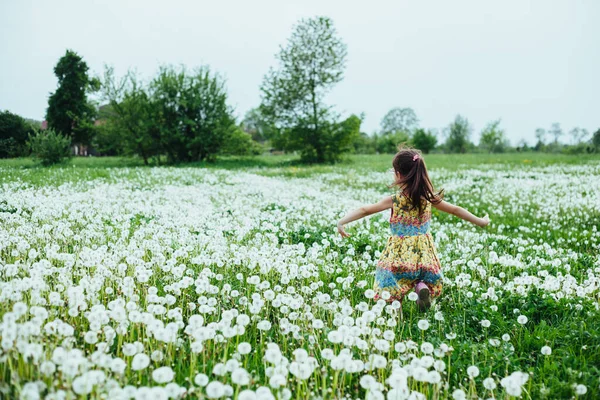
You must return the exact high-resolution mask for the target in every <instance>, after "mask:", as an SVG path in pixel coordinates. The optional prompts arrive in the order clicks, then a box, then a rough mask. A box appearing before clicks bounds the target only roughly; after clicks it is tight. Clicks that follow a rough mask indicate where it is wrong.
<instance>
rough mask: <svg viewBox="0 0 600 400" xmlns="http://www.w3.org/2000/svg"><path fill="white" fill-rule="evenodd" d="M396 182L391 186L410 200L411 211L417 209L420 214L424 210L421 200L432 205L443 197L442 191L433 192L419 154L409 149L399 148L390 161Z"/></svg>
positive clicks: (423, 162) (423, 161)
mask: <svg viewBox="0 0 600 400" xmlns="http://www.w3.org/2000/svg"><path fill="white" fill-rule="evenodd" d="M392 165H393V167H394V172H396V181H395V182H394V183H393V185H392V186H398V187H400V188H402V189H403V191H404V194H405V196H406V197H408V199H409V200H410V204H411V207H412V209H418V210H419V214H422V213H423V211H424V208H425V205H424V204H423V199H425V200H427V201H429V202H430V203H433V204H438V203H440V202H441V201H442V199H443V197H444V190H443V189H442V190H440V191H439V192H437V193H436V192H435V190H434V189H433V185H432V184H431V180H430V179H429V174H427V167H426V166H425V160H423V156H422V155H421V152H420V151H418V150H416V149H412V148H409V147H401V148H400V149H399V151H398V153H396V155H395V156H394V160H393V161H392Z"/></svg>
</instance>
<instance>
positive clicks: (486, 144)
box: [479, 119, 508, 153]
mask: <svg viewBox="0 0 600 400" xmlns="http://www.w3.org/2000/svg"><path fill="white" fill-rule="evenodd" d="M479 147H481V148H482V149H484V150H485V151H487V152H489V153H503V152H504V151H505V150H506V148H507V147H508V140H507V139H506V135H505V134H504V130H503V129H501V128H500V120H499V119H498V120H496V121H492V122H490V123H488V124H487V125H486V127H485V128H484V129H483V131H482V132H481V139H480V141H479Z"/></svg>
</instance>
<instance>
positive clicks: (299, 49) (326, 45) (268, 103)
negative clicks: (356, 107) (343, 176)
mask: <svg viewBox="0 0 600 400" xmlns="http://www.w3.org/2000/svg"><path fill="white" fill-rule="evenodd" d="M277 59H278V61H279V68H278V69H276V70H275V69H271V70H269V72H268V73H267V75H266V76H265V77H264V80H263V83H262V85H261V92H262V104H261V107H260V109H261V113H262V114H263V115H264V116H265V117H267V118H268V119H269V120H270V121H271V122H272V123H273V125H274V126H275V127H276V128H277V129H278V134H279V135H281V136H282V137H281V138H278V142H279V143H280V144H281V145H283V146H284V148H285V149H286V150H298V151H300V153H301V156H302V159H303V160H304V161H308V162H315V161H316V162H320V163H321V162H327V161H334V160H335V159H337V158H338V157H339V154H340V152H341V151H342V150H343V149H344V148H345V146H344V142H345V141H346V140H347V138H346V137H344V135H343V134H341V133H340V132H346V131H345V130H344V129H341V130H340V129H339V127H338V126H336V125H337V123H336V122H335V115H334V114H333V113H332V112H331V108H330V107H328V106H327V105H325V104H324V102H323V100H324V97H325V95H326V93H327V92H329V91H330V90H331V88H333V86H334V85H335V84H337V83H338V82H340V81H341V80H342V78H343V72H344V68H345V65H346V45H345V44H344V43H343V42H342V41H341V39H340V38H339V37H338V35H337V32H336V30H335V29H334V27H333V22H332V21H331V19H329V18H327V17H315V18H309V19H302V20H301V21H300V23H299V24H298V25H296V26H295V27H294V30H293V32H292V36H291V37H290V39H289V41H288V44H287V46H286V47H282V48H281V50H280V52H279V54H278V55H277ZM336 140H339V141H340V142H339V143H336Z"/></svg>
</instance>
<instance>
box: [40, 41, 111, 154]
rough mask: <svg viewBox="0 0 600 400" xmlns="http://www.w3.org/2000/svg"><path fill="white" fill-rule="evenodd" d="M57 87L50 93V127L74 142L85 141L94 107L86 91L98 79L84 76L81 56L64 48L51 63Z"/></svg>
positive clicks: (85, 70)
mask: <svg viewBox="0 0 600 400" xmlns="http://www.w3.org/2000/svg"><path fill="white" fill-rule="evenodd" d="M54 74H55V75H56V77H57V78H58V88H57V89H56V91H55V92H54V93H51V94H50V98H49V99H48V109H47V111H46V120H47V121H48V127H49V128H53V129H55V130H57V131H59V132H61V133H63V134H64V135H67V137H69V138H71V140H72V141H73V142H76V143H86V144H87V143H89V142H90V139H91V136H92V134H93V120H94V117H95V113H96V110H95V108H94V106H93V105H92V104H91V102H89V101H88V97H87V96H88V94H89V93H90V92H93V91H96V90H98V89H99V88H100V82H99V81H98V80H97V79H95V78H90V77H89V76H88V66H87V64H86V62H85V61H83V58H82V57H81V56H80V55H79V54H77V53H76V52H74V51H72V50H67V52H66V53H65V55H64V56H62V57H61V58H60V60H58V63H57V64H56V66H55V67H54Z"/></svg>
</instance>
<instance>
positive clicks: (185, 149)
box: [150, 66, 235, 162]
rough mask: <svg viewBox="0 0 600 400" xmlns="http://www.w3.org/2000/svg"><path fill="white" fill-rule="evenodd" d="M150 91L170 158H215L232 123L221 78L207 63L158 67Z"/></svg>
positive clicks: (163, 142)
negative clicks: (195, 65) (188, 67)
mask: <svg viewBox="0 0 600 400" xmlns="http://www.w3.org/2000/svg"><path fill="white" fill-rule="evenodd" d="M150 90H151V98H152V102H153V104H154V106H153V110H154V112H155V113H156V118H157V126H158V128H159V137H160V144H161V147H162V148H163V149H164V150H165V151H166V153H167V157H168V159H169V161H171V162H181V161H186V162H189V161H198V160H209V161H212V160H214V158H215V157H216V155H217V153H218V152H219V150H220V149H221V146H223V144H224V142H225V140H226V138H227V135H228V132H230V130H231V129H232V127H233V126H234V125H235V119H234V118H233V112H232V109H231V108H230V107H229V106H228V105H227V90H226V88H225V84H224V81H223V80H222V79H221V78H220V77H219V76H218V75H215V74H212V73H211V71H210V69H209V68H208V67H206V66H205V67H200V68H197V69H195V70H194V71H193V72H192V73H188V72H187V71H186V69H185V68H184V67H181V68H180V69H179V70H177V69H175V68H173V67H161V68H160V70H159V73H158V76H157V77H156V78H154V79H153V80H152V82H151V83H150Z"/></svg>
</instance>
